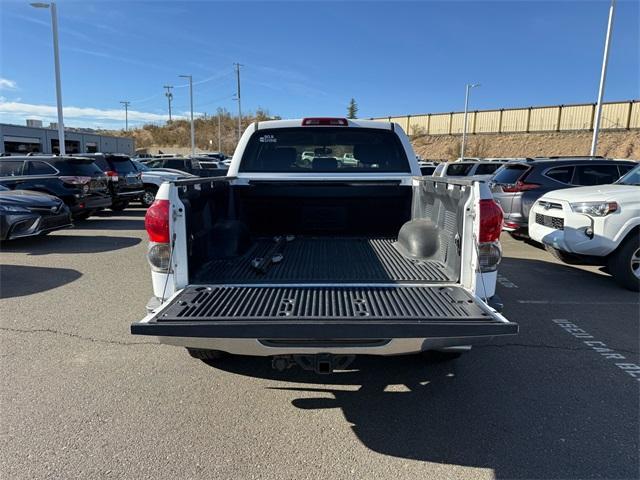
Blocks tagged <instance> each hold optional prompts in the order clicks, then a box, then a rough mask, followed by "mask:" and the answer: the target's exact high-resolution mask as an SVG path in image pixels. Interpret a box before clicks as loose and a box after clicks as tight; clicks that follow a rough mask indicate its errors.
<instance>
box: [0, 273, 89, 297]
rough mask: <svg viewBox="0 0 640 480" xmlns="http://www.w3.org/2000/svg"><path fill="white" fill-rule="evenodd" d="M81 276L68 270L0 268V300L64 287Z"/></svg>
mask: <svg viewBox="0 0 640 480" xmlns="http://www.w3.org/2000/svg"><path fill="white" fill-rule="evenodd" d="M81 276H82V274H81V273H80V272H78V271H77V270H72V269H70V268H47V267H27V266H22V265H1V266H0V298H12V297H22V296H25V295H31V294H34V293H40V292H44V291H47V290H51V289H53V288H57V287H60V286H62V285H66V284H67V283H71V282H73V281H74V280H77V279H78V278H80V277H81Z"/></svg>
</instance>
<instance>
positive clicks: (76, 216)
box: [73, 212, 93, 220]
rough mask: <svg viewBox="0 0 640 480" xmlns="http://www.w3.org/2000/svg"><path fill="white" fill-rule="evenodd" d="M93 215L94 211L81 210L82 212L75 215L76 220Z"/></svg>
mask: <svg viewBox="0 0 640 480" xmlns="http://www.w3.org/2000/svg"><path fill="white" fill-rule="evenodd" d="M91 215H93V212H80V213H76V214H75V215H74V216H73V219H74V220H86V219H87V218H89V217H90V216H91Z"/></svg>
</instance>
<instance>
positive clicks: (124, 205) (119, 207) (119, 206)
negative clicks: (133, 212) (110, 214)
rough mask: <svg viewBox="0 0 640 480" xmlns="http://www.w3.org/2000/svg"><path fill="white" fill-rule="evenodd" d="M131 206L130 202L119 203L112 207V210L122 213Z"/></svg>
mask: <svg viewBox="0 0 640 480" xmlns="http://www.w3.org/2000/svg"><path fill="white" fill-rule="evenodd" d="M128 206H129V202H118V203H114V204H113V205H111V210H113V211H114V212H121V211H122V210H124V209H125V208H127V207H128Z"/></svg>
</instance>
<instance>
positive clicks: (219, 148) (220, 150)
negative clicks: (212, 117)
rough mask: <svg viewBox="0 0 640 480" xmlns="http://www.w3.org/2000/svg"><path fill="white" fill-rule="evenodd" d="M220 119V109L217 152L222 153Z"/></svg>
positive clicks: (219, 114) (220, 113)
mask: <svg viewBox="0 0 640 480" xmlns="http://www.w3.org/2000/svg"><path fill="white" fill-rule="evenodd" d="M220 117H222V112H221V111H220V109H218V151H219V152H222V130H221V126H220V123H221V118H220Z"/></svg>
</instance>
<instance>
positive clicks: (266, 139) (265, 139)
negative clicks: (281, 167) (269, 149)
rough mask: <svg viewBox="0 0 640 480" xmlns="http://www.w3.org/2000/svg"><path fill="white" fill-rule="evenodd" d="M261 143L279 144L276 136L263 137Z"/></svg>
mask: <svg viewBox="0 0 640 480" xmlns="http://www.w3.org/2000/svg"><path fill="white" fill-rule="evenodd" d="M260 142H261V143H278V139H277V138H276V136H275V135H263V136H261V137H260Z"/></svg>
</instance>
